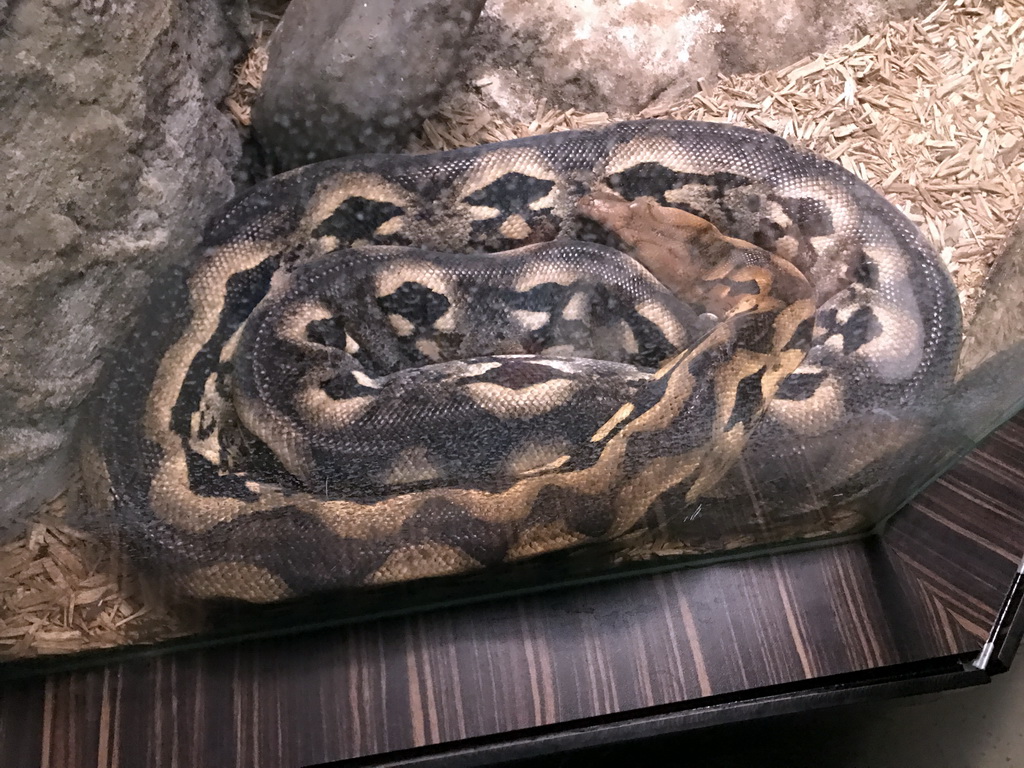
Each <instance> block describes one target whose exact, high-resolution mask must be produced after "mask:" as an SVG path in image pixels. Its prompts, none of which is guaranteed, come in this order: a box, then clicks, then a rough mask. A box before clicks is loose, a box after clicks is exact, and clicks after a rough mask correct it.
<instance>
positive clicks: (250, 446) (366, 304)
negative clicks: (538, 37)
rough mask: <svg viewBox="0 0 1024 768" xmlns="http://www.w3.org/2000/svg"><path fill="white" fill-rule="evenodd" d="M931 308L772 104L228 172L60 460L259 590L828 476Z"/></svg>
mask: <svg viewBox="0 0 1024 768" xmlns="http://www.w3.org/2000/svg"><path fill="white" fill-rule="evenodd" d="M960 338H961V332H960V310H959V303H958V300H957V296H956V292H955V290H954V288H953V285H952V282H951V280H950V277H949V275H948V273H947V272H946V270H945V268H944V267H943V265H942V263H941V261H940V260H939V259H938V258H937V256H936V254H935V253H934V252H933V250H932V249H931V248H930V247H929V246H928V245H927V244H926V243H925V241H924V240H923V238H922V237H921V235H920V234H919V232H918V231H917V230H916V228H915V227H914V226H913V225H912V224H911V223H910V222H909V221H908V220H907V219H906V218H905V217H904V216H903V215H902V214H900V213H899V211H898V210H897V209H896V208H894V207H893V206H892V205H891V204H889V203H888V202H886V201H885V200H884V199H883V198H882V197H881V196H880V195H879V194H877V193H876V192H874V191H873V190H871V189H870V188H869V187H868V186H867V185H866V184H864V183H862V182H861V181H859V180H858V179H856V178H855V177H854V176H853V175H851V174H849V173H847V172H846V171H844V170H843V169H842V168H840V167H839V166H838V165H835V164H833V163H831V162H828V161H826V160H824V159H822V158H820V157H817V156H815V155H813V154H811V153H809V152H806V151H802V150H799V149H795V148H794V147H792V146H790V145H789V144H788V143H786V142H785V141H783V140H781V139H779V138H777V137H774V136H771V135H768V134H762V133H759V132H754V131H749V130H745V129H740V128H737V127H731V126H726V125H720V124H711V123H699V122H685V121H638V122H628V123H619V124H615V125H612V126H609V127H607V128H603V129H600V130H594V131H569V132H564V133H557V134H552V135H546V136H538V137H531V138H526V139H520V140H515V141H508V142H503V143H498V144H493V145H488V146H483V147H476V148H469V149H460V150H455V151H449V152H442V153H436V154H428V155H408V156H367V157H357V158H347V159H342V160H337V161H331V162H326V163H319V164H316V165H312V166H307V167H305V168H301V169H297V170H295V171H292V172H288V173H285V174H282V175H280V176H277V177H274V178H272V179H269V180H267V181H266V182H264V183H262V184H260V185H257V186H256V187H254V188H253V189H251V190H249V191H248V192H246V193H245V194H243V195H242V196H241V197H239V198H238V199H236V200H235V201H234V202H233V203H231V204H229V205H228V206H227V207H226V208H225V209H224V210H223V211H221V212H220V213H219V214H218V215H216V216H215V217H214V218H213V220H212V222H211V223H210V224H209V226H208V228H207V231H206V234H205V237H204V240H203V242H202V244H201V246H200V247H199V248H198V249H197V250H196V252H195V254H194V255H193V257H192V258H191V259H190V260H189V261H188V263H186V264H183V265H180V266H175V267H174V268H172V269H170V270H169V272H168V273H167V274H166V275H164V276H163V277H162V278H161V279H159V280H157V281H156V284H155V285H154V287H153V289H152V292H151V293H150V294H149V298H148V300H147V301H145V302H144V303H143V305H142V309H141V310H140V314H139V319H138V322H137V325H136V327H135V329H134V330H133V332H132V333H131V334H130V336H129V340H128V343H127V344H126V346H125V349H124V351H123V353H122V354H121V355H120V356H119V358H118V359H117V361H116V362H115V363H114V364H113V365H112V367H111V374H110V376H109V378H108V380H107V382H106V384H105V387H104V389H103V392H102V396H101V398H100V406H99V409H98V421H97V425H96V427H95V429H94V446H93V448H92V449H91V451H90V452H89V456H90V464H91V466H92V467H93V471H94V472H93V474H94V475H98V477H99V480H98V481H96V483H95V484H98V485H99V486H100V487H101V488H102V490H101V495H102V496H103V499H104V501H105V502H107V503H109V504H110V505H111V506H112V508H113V511H114V519H115V520H116V523H117V528H118V535H119V536H120V537H121V538H122V540H123V541H124V542H125V545H126V546H127V547H128V548H129V550H130V551H132V552H133V553H135V554H136V555H137V556H138V557H139V558H140V559H141V560H143V561H144V562H145V563H147V564H148V565H149V566H151V567H154V568H156V569H158V570H159V572H160V573H162V574H164V575H166V577H167V578H169V579H172V580H173V581H174V582H175V583H176V584H178V585H179V586H180V587H181V588H182V589H184V590H185V591H187V592H189V593H191V594H193V595H196V596H199V597H217V598H222V597H227V598H234V599H241V600H248V601H273V600H279V599H282V598H286V597H291V596H295V595H304V594H308V593H312V592H318V591H322V590H329V589H335V588H340V587H360V586H366V585H373V584H381V583H387V582H394V581H405V580H411V579H417V578H423V577H430V576H437V575H443V574H454V573H461V572H466V571H472V570H477V569H481V568H485V567H487V566H488V565H492V564H495V563H503V562H511V561H516V560H519V559H522V558H526V557H530V556H533V555H536V554H539V553H543V552H550V551H554V550H561V549H567V548H570V547H576V546H579V545H581V544H586V543H589V542H596V541H608V540H613V539H615V538H616V537H620V536H623V535H625V534H627V533H630V532H632V531H636V530H639V529H644V528H652V527H657V526H658V525H660V524H662V523H663V522H664V520H665V519H666V517H668V516H673V515H685V514H689V513H690V511H692V510H696V509H702V510H704V512H703V514H714V510H715V509H716V508H722V506H723V505H731V507H733V508H735V507H737V506H738V507H740V508H742V509H749V511H750V514H751V515H754V516H758V515H760V516H766V517H770V513H771V511H772V510H778V509H788V510H794V511H799V510H808V509H814V508H816V507H820V506H822V505H827V504H834V503H839V502H845V501H848V500H849V499H853V498H856V496H857V494H858V493H861V492H863V489H865V488H868V487H870V486H872V485H873V484H877V483H878V482H879V481H880V480H879V478H880V477H882V476H884V474H885V466H886V461H887V458H888V457H891V456H892V455H893V452H894V451H898V450H899V449H900V442H899V436H900V435H901V434H902V433H903V432H905V431H906V426H905V421H907V420H912V419H913V418H914V414H916V413H918V412H920V411H922V410H927V408H928V406H929V404H930V403H933V402H935V401H936V400H937V399H938V398H940V397H942V396H943V394H944V393H945V392H946V390H947V389H948V387H949V386H950V384H951V381H952V377H953V374H954V369H955V365H956V360H957V354H958V348H959V344H960ZM837 500H838V501H837Z"/></svg>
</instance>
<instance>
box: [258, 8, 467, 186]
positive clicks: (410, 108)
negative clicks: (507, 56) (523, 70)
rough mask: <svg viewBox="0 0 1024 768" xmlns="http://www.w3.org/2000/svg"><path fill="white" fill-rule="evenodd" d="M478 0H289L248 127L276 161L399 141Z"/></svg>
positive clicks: (430, 102) (447, 74)
mask: <svg viewBox="0 0 1024 768" xmlns="http://www.w3.org/2000/svg"><path fill="white" fill-rule="evenodd" d="M483 5H484V0H376V1H375V2H372V3H367V2H361V1H360V2H356V1H355V0H337V2H333V3H330V4H328V3H323V2H318V0H293V2H292V3H291V4H290V5H289V6H288V10H287V11H285V14H284V17H283V18H282V20H281V24H280V26H279V27H278V28H277V30H276V31H275V32H274V35H273V37H272V39H271V42H270V45H269V47H268V51H267V53H268V57H269V64H268V66H267V72H266V75H265V76H264V79H263V86H262V89H261V91H260V95H259V97H258V98H257V100H256V103H255V104H254V105H253V111H252V120H253V128H254V130H255V132H256V135H257V137H258V139H259V141H260V144H261V145H262V146H263V148H264V149H265V150H266V152H267V154H268V156H269V159H270V161H271V164H272V165H273V167H274V170H275V171H282V170H285V169H288V168H294V167H296V166H299V165H305V164H307V163H311V162H315V161H318V160H327V159H330V158H334V157H340V156H341V155H347V154H353V153H361V152H384V151H390V150H394V149H398V148H401V147H402V146H403V145H404V144H405V142H406V140H407V139H408V137H409V135H410V134H411V133H412V131H414V130H415V129H417V128H418V127H419V125H420V124H421V123H422V121H423V120H424V118H426V117H428V116H429V115H430V114H431V113H432V112H433V111H434V109H435V108H436V107H437V104H438V101H439V100H440V97H441V95H442V94H443V91H444V89H445V87H446V86H447V84H448V82H449V81H450V80H451V78H452V77H453V75H454V74H455V72H456V70H457V67H458V63H459V54H460V51H461V49H462V48H463V39H464V38H465V36H466V35H467V34H468V32H469V31H470V30H471V29H472V28H473V26H474V24H475V23H476V20H477V17H478V16H479V15H480V10H481V8H482V7H483Z"/></svg>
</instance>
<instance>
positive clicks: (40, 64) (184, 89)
mask: <svg viewBox="0 0 1024 768" xmlns="http://www.w3.org/2000/svg"><path fill="white" fill-rule="evenodd" d="M3 24H4V29H3V34H2V35H0V72H3V77H2V79H0V103H2V104H3V105H4V110H3V112H4V115H3V119H2V120H0V178H3V179H4V184H3V186H2V192H0V195H2V200H3V205H2V206H0V307H2V310H3V311H2V313H0V529H3V528H8V527H10V526H11V524H12V523H13V522H16V521H17V520H19V518H20V516H21V515H22V513H24V512H25V511H27V510H30V509H31V508H32V507H33V506H35V505H37V504H39V503H40V502H41V501H42V500H43V499H45V498H46V497H47V496H50V495H53V494H54V493H55V492H57V491H59V490H61V489H62V487H63V486H64V485H65V483H66V481H67V472H68V466H67V461H68V459H69V457H70V452H71V450H70V449H71V446H72V431H73V429H74V426H75V418H76V414H77V413H78V412H79V409H80V406H81V404H82V402H83V400H84V399H85V398H86V396H87V394H88V393H89V391H90V388H91V387H92V385H93V383H94V381H95V379H96V376H97V374H98V372H99V369H100V366H101V357H102V356H103V354H104V352H105V351H106V350H107V349H109V348H110V346H111V345H112V344H113V343H115V340H116V338H117V336H118V335H119V333H121V332H122V331H123V329H124V328H125V326H126V323H127V321H128V319H129V317H130V315H131V313H132V311H133V309H134V307H135V304H136V302H137V301H138V299H139V297H140V296H141V293H142V289H143V287H144V286H145V284H146V283H147V282H148V279H149V276H150V275H151V274H152V273H153V272H154V271H155V270H156V269H158V268H159V267H160V266H161V264H163V263H166V261H168V260H171V259H174V258H179V257H180V256H182V255H184V254H185V253H186V252H187V251H188V249H189V248H190V247H191V246H192V245H193V243H194V242H195V240H196V238H197V235H198V231H199V229H200V227H201V226H202V224H203V222H204V221H205V219H206V217H207V216H208V215H209V213H210V211H211V210H212V209H213V208H215V207H216V206H217V205H219V204H221V203H223V202H224V201H226V200H227V199H228V198H229V197H230V196H231V195H232V194H233V192H234V190H233V185H232V182H231V173H232V171H233V168H234V165H235V163H236V161H237V158H238V156H239V138H238V134H237V131H236V130H235V129H234V127H233V126H232V125H231V124H230V122H229V121H228V119H227V118H226V117H225V116H224V115H223V114H221V113H220V112H219V111H218V110H217V108H216V103H217V101H219V100H220V98H221V96H222V95H223V93H224V92H225V91H226V90H227V85H228V79H229V77H230V70H231V64H232V62H233V61H234V60H235V59H236V58H237V57H238V55H239V53H240V45H239V44H240V41H239V40H238V39H237V37H236V35H235V34H234V33H233V32H232V31H231V30H230V27H229V25H228V24H227V22H226V20H225V18H224V15H223V11H222V9H221V8H220V6H219V5H218V3H217V2H216V0H134V2H120V1H119V0H113V1H112V2H82V3H78V2H70V0H20V1H19V2H16V3H13V4H11V5H9V6H8V7H7V17H6V19H5V20H4V22H3Z"/></svg>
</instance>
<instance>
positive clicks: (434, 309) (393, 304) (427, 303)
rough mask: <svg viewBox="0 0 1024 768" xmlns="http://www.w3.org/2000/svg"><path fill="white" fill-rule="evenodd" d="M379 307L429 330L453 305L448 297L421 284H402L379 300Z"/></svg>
mask: <svg viewBox="0 0 1024 768" xmlns="http://www.w3.org/2000/svg"><path fill="white" fill-rule="evenodd" d="M377 305H378V306H379V307H380V308H381V310H382V311H383V312H384V313H385V314H388V315H401V316H402V317H404V318H405V319H406V320H408V321H409V322H410V323H412V324H413V325H415V326H416V327H417V328H429V327H430V326H432V325H433V324H434V323H436V322H437V321H438V320H440V319H441V316H442V315H444V313H445V312H447V311H448V308H449V307H451V305H452V303H451V301H449V300H448V297H447V296H444V295H442V294H440V293H437V292H435V291H432V290H431V289H430V288H428V287H427V286H425V285H422V284H420V283H411V282H410V283H402V284H401V285H400V286H398V288H397V289H396V290H395V292H394V293H391V294H389V295H387V296H381V297H380V298H378V299H377Z"/></svg>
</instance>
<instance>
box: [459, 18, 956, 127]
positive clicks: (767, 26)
mask: <svg viewBox="0 0 1024 768" xmlns="http://www.w3.org/2000/svg"><path fill="white" fill-rule="evenodd" d="M935 5H937V0H854V2H852V3H847V4H841V5H838V6H837V5H835V4H833V3H828V2H823V1H822V0H781V2H780V1H779V0H753V1H751V0H720V2H717V3H708V2H705V0H579V2H572V3H567V2H564V0H489V2H488V3H487V6H486V8H485V9H484V12H483V15H482V16H481V18H480V23H479V24H478V26H477V29H476V32H475V34H474V37H473V44H472V48H471V50H470V51H469V52H468V53H467V54H466V59H467V62H470V63H471V64H472V70H471V72H470V76H471V77H472V78H473V80H474V82H476V83H477V84H478V86H479V87H480V88H481V90H482V92H483V94H484V96H485V97H487V98H488V100H490V101H491V102H493V103H494V105H496V106H497V107H498V108H499V109H500V110H501V111H502V112H503V113H505V114H506V115H507V116H508V117H509V118H511V119H513V120H520V121H524V122H529V121H530V120H531V119H533V118H534V115H535V113H536V111H537V109H538V105H539V104H541V102H542V101H546V105H547V107H549V108H557V109H565V108H570V107H574V108H576V109H579V110H581V111H584V112H610V113H613V114H630V113H635V112H637V111H639V110H640V109H642V108H643V107H645V106H647V105H648V104H649V103H650V102H651V101H652V99H655V98H656V97H658V96H659V95H663V96H664V97H665V98H666V99H669V100H672V99H678V98H681V97H684V96H686V95H688V94H689V93H692V92H693V91H694V90H696V88H697V87H698V80H700V79H701V78H714V77H715V76H716V75H717V74H719V73H721V74H723V75H729V74H734V73H739V72H751V71H760V70H765V69H776V68H778V67H780V66H783V65H785V64H788V63H791V62H793V61H797V60H798V59H800V58H802V57H803V56H806V55H807V54H809V53H812V52H813V51H817V50H821V49H823V48H826V47H828V46H830V45H834V44H839V43H844V42H848V41H851V40H855V39H857V38H858V37H859V36H861V35H863V34H865V33H866V32H867V31H869V30H873V29H875V28H877V27H879V26H880V25H881V24H883V23H884V22H886V21H889V20H891V19H899V18H905V17H907V16H910V15H912V14H914V13H918V12H921V11H925V12H926V11H927V10H930V9H931V8H932V7H934V6H935ZM666 89H668V90H666Z"/></svg>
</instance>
